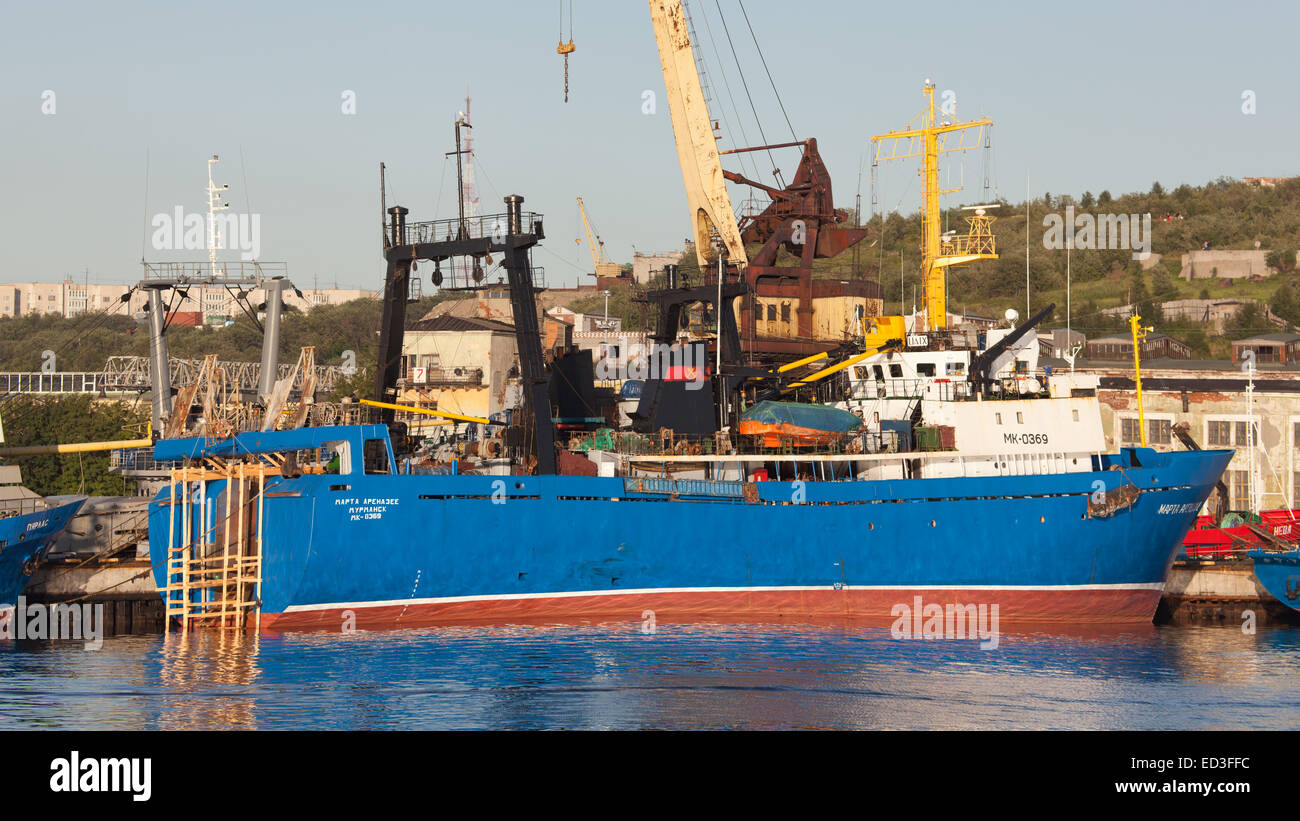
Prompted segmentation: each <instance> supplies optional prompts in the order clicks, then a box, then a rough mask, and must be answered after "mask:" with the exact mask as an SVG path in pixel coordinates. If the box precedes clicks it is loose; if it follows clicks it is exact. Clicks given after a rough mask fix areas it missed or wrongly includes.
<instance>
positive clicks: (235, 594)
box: [164, 458, 280, 632]
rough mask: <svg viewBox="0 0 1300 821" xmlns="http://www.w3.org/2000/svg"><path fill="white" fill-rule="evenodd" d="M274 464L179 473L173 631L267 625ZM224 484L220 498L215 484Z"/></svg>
mask: <svg viewBox="0 0 1300 821" xmlns="http://www.w3.org/2000/svg"><path fill="white" fill-rule="evenodd" d="M279 473H280V470H279V467H278V466H276V465H275V464H268V462H266V461H261V460H257V461H238V462H223V461H221V460H218V459H212V458H209V459H205V460H204V462H203V464H202V465H199V466H189V465H187V466H184V467H181V468H179V469H176V470H174V471H172V477H171V483H170V494H169V496H170V500H169V501H168V502H165V503H164V504H166V505H167V506H168V545H169V548H170V549H169V552H168V555H167V585H166V588H165V594H164V602H165V604H166V615H167V619H166V621H167V630H168V631H170V630H171V629H172V620H173V619H175V620H176V622H177V624H178V625H179V627H180V629H181V631H182V632H186V631H189V630H190V628H191V627H216V628H220V629H226V628H231V629H244V628H248V627H253V628H254V629H256V628H257V627H258V626H260V615H261V594H262V524H263V514H264V512H265V491H266V483H267V479H268V478H269V477H271V476H276V475H279ZM219 481H224V483H225V484H224V485H221V486H220V487H219V488H218V490H217V492H216V495H215V497H210V496H209V493H210V491H211V489H212V486H213V484H214V483H215V482H219Z"/></svg>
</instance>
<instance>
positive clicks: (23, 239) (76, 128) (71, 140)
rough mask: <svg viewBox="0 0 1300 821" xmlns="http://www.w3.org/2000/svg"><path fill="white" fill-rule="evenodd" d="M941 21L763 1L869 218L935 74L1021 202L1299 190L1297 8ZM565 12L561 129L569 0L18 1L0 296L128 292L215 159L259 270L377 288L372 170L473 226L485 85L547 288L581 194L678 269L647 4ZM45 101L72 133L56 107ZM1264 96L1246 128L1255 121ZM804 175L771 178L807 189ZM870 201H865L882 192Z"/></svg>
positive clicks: (848, 193) (0, 220)
mask: <svg viewBox="0 0 1300 821" xmlns="http://www.w3.org/2000/svg"><path fill="white" fill-rule="evenodd" d="M717 2H720V3H721V6H722V9H723V11H724V12H726V20H727V25H728V26H729V27H730V31H731V35H732V38H733V40H734V41H735V45H736V49H737V52H738V53H739V55H740V59H741V62H742V64H743V65H744V66H745V67H746V68H747V69H748V75H747V76H748V82H749V85H750V90H751V92H752V93H753V95H754V98H755V105H756V107H757V108H758V111H759V114H760V115H762V116H763V127H764V130H765V132H766V136H767V138H768V140H769V141H773V142H775V141H778V140H786V139H789V136H790V134H789V129H788V128H787V127H786V126H785V123H784V120H783V118H782V117H781V113H780V110H779V109H778V108H777V106H776V104H775V101H774V99H773V96H772V92H771V90H770V88H769V87H768V84H767V79H766V77H765V76H764V75H763V72H762V66H761V65H760V64H759V63H758V60H757V58H756V52H755V50H754V47H753V43H752V41H751V40H750V37H749V32H748V29H746V28H745V21H744V18H743V17H742V16H741V14H740V10H739V6H738V5H737V2H736V0H717ZM930 5H931V7H932V8H933V9H934V17H933V18H931V19H929V20H925V19H922V18H921V17H920V16H918V9H919V8H920V7H918V6H915V5H909V4H903V3H889V4H886V3H863V2H860V0H856V1H851V0H825V2H821V3H817V4H812V3H795V4H792V3H785V2H781V3H778V2H771V1H770V0H767V1H765V0H748V2H747V3H746V6H745V8H746V10H747V11H748V13H749V18H750V21H751V22H752V24H753V26H754V30H755V33H756V35H757V37H758V41H759V44H760V45H761V46H762V47H763V52H764V54H765V56H766V58H767V63H768V66H769V68H770V69H771V72H772V75H773V77H774V79H775V81H776V84H777V88H778V89H779V91H780V92H781V95H782V98H783V100H784V102H785V107H786V109H787V111H788V112H789V116H790V119H791V121H792V122H793V124H794V128H795V130H796V132H797V134H798V136H799V137H801V138H802V137H807V136H815V137H817V138H818V139H819V142H820V147H821V150H822V154H823V156H824V158H825V159H826V162H827V165H828V166H829V168H830V171H831V174H832V176H833V177H834V179H835V184H836V187H835V192H836V200H837V204H839V205H841V206H842V207H852V205H853V199H854V195H855V194H856V193H857V186H858V169H859V164H860V162H861V159H862V156H863V153H864V151H865V150H866V145H867V139H868V137H870V136H871V135H873V134H877V133H882V132H884V131H887V130H890V129H895V128H901V127H903V126H904V125H905V124H906V123H907V122H908V121H909V120H910V119H911V117H912V116H913V115H914V114H915V113H916V112H917V111H918V110H919V109H920V107H921V102H922V97H921V94H920V88H921V84H922V82H923V81H924V79H925V78H926V77H927V76H932V77H933V78H934V81H935V83H936V84H937V87H938V89H940V90H941V91H942V90H945V89H951V90H953V91H954V92H955V93H956V95H957V101H958V115H959V116H960V117H961V118H963V119H966V118H970V117H974V116H976V115H979V114H981V113H986V114H988V115H990V116H992V117H993V119H994V121H995V124H996V125H995V128H994V131H993V141H994V157H995V163H994V166H995V170H996V175H995V182H996V185H997V188H998V189H999V190H1000V192H1001V193H1002V194H1003V195H1005V196H1007V197H1008V198H1009V199H1011V200H1012V201H1013V202H1014V201H1019V200H1021V199H1023V195H1024V190H1025V174H1026V170H1028V171H1029V172H1030V174H1031V186H1032V190H1033V192H1034V194H1035V196H1037V195H1040V194H1041V193H1042V192H1043V191H1044V190H1047V191H1051V192H1053V193H1073V194H1076V195H1077V194H1080V193H1082V192H1083V191H1084V190H1085V189H1087V190H1092V191H1093V192H1094V193H1097V192H1099V191H1101V190H1102V189H1109V190H1110V191H1112V192H1113V193H1120V192H1124V191H1133V190H1146V189H1147V188H1149V187H1150V185H1151V183H1152V181H1153V180H1159V181H1160V182H1161V183H1162V184H1164V185H1165V186H1166V187H1173V186H1175V185H1177V184H1179V183H1182V182H1187V183H1192V184H1201V183H1204V182H1206V181H1208V180H1210V179H1213V178H1216V177H1218V176H1221V175H1223V176H1232V177H1242V176H1287V175H1295V174H1298V173H1300V160H1298V159H1297V158H1298V157H1300V151H1297V148H1296V146H1297V138H1298V135H1300V106H1297V105H1296V104H1295V78H1296V77H1297V70H1296V67H1295V58H1294V40H1295V37H1296V34H1297V32H1298V31H1300V11H1298V10H1297V9H1298V8H1300V6H1297V4H1295V3H1294V2H1272V3H1266V2H1249V1H1248V0H1239V1H1237V2H1230V3H1229V2H1222V3H1205V2H1182V3H1173V2H1170V3H1133V2H1111V1H1110V0H1101V1H1100V2H1093V3H1088V4H1083V5H1080V4H1057V3H1043V2H1033V3H1015V4H1002V3H992V4H984V5H978V4H970V3H947V2H937V3H933V4H930ZM690 7H691V9H692V12H693V14H694V16H695V18H696V19H695V27H696V31H697V34H698V35H699V39H700V40H701V41H702V43H700V44H697V45H698V46H701V47H702V48H703V49H704V51H705V57H706V61H707V63H708V68H709V69H710V70H711V72H712V74H713V85H714V91H715V95H714V96H715V101H716V100H720V101H721V103H722V105H721V111H719V110H718V108H717V107H716V102H715V110H714V112H713V113H714V116H715V117H717V116H719V114H721V115H723V116H724V119H726V120H728V122H729V123H730V124H731V126H732V128H733V129H734V128H735V123H734V120H735V117H734V116H733V113H732V109H731V105H730V101H729V100H726V99H725V98H726V96H727V94H726V90H725V88H723V84H722V82H721V75H720V74H719V73H718V69H717V60H716V59H715V57H714V54H713V43H714V42H716V44H717V47H718V48H719V49H721V51H722V54H723V55H724V57H725V58H726V63H727V64H726V67H725V68H726V74H727V77H728V80H729V82H730V85H731V94H732V96H733V97H734V98H735V100H736V102H737V103H739V104H740V107H741V109H742V114H743V120H742V122H743V125H744V127H745V128H746V130H747V131H748V133H749V138H750V141H751V142H757V141H758V135H757V127H756V126H755V124H754V118H753V116H752V114H750V113H749V106H748V104H747V103H746V102H745V101H744V91H743V89H742V88H741V87H740V84H739V82H738V78H737V72H736V69H735V66H734V64H732V63H731V56H730V52H729V50H728V49H727V46H726V41H725V38H724V36H723V34H722V30H721V25H720V22H719V16H718V11H717V6H716V5H715V0H694V2H693V3H691V4H690ZM566 13H567V11H566ZM574 13H575V16H576V21H575V24H574V29H573V30H574V37H575V39H576V42H577V47H578V48H577V52H576V53H575V54H574V55H572V57H571V59H570V71H571V94H570V101H569V103H568V104H567V105H566V104H565V103H563V102H562V86H563V79H562V60H561V58H560V57H559V56H558V55H556V53H555V45H556V40H557V39H558V35H559V9H558V2H553V0H545V2H541V1H538V2H523V1H522V0H504V1H503V2H498V3H494V4H482V3H474V2H455V3H452V2H434V3H430V2H427V1H426V2H393V3H386V4H367V3H343V2H325V1H324V0H322V2H316V3H301V4H297V3H294V4H290V3H274V4H268V3H254V2H225V3H218V4H189V3H176V2H138V3H124V4H117V3H99V2H81V3H63V2H42V3H22V4H19V3H9V4H7V5H6V9H5V11H4V19H3V25H0V110H2V111H3V118H2V119H0V124H2V125H0V191H3V194H4V195H3V197H0V225H3V226H4V229H3V232H4V241H3V243H0V280H3V281H11V280H28V279H36V280H45V281H57V280H59V279H61V278H62V277H63V276H64V275H65V274H75V275H76V276H77V277H81V276H82V272H83V270H84V269H87V268H88V269H89V270H90V275H91V279H92V281H100V282H112V281H118V282H130V281H135V280H136V279H138V278H139V275H140V272H139V266H138V262H139V259H140V256H141V252H142V247H143V245H144V243H145V240H146V238H147V236H148V234H147V231H146V229H147V225H148V219H149V217H150V216H151V215H153V214H156V213H159V212H171V211H172V210H173V209H174V208H175V207H176V206H177V205H181V206H183V207H184V208H185V209H186V210H187V211H192V212H200V211H202V210H203V209H204V208H205V202H204V192H203V189H204V187H205V186H206V182H207V179H206V159H207V157H208V156H209V155H211V154H214V153H216V154H219V155H221V157H222V163H221V164H220V165H218V166H217V168H218V171H219V174H218V182H228V183H230V185H231V189H232V195H231V197H230V201H231V205H232V206H233V210H236V211H240V212H244V211H246V210H251V211H252V212H254V213H257V214H260V215H261V219H262V253H261V258H262V259H264V260H276V261H279V260H283V261H286V262H287V263H288V265H289V272H290V276H291V278H292V279H294V280H295V282H296V283H297V284H298V285H299V286H300V287H311V286H312V285H313V284H315V283H317V282H319V284H320V285H322V286H324V285H329V284H333V283H334V282H335V281H337V282H338V283H339V284H340V285H341V286H345V287H346V286H351V287H372V288H373V287H379V284H380V283H381V282H382V272H383V261H382V258H381V255H380V249H379V229H378V221H379V204H378V166H379V162H380V161H381V160H382V161H384V162H386V163H387V166H388V171H389V181H390V186H391V188H390V204H392V202H394V201H395V202H399V203H401V204H403V205H406V206H407V207H409V208H410V209H411V212H412V216H411V218H412V219H433V218H436V217H446V216H449V215H451V214H453V213H454V208H455V193H454V180H455V169H454V166H448V165H447V164H446V160H445V159H444V152H446V151H448V150H450V149H451V148H452V147H453V146H452V123H453V120H454V117H455V115H456V112H457V110H458V109H460V108H462V107H463V104H464V103H463V98H464V96H465V88H466V86H467V85H468V86H469V87H470V90H471V93H472V95H473V119H474V124H475V135H476V149H477V152H478V155H479V161H480V170H481V173H480V177H479V187H480V191H481V196H482V199H483V202H484V209H485V211H490V210H493V208H494V206H495V204H496V203H497V202H499V198H500V197H501V196H503V195H505V194H508V193H521V194H523V195H524V196H525V197H526V200H527V207H529V208H532V209H535V210H538V211H542V212H544V213H545V214H546V216H547V232H548V235H549V238H548V241H547V242H546V244H545V245H546V248H547V251H544V252H540V253H539V255H538V256H537V262H538V263H539V264H541V265H543V266H545V267H546V269H547V273H548V278H549V279H550V281H551V282H552V283H553V284H554V283H556V282H557V281H567V282H568V283H572V282H573V281H575V280H576V278H577V275H578V272H579V269H581V270H590V258H589V256H588V252H587V249H586V247H585V244H584V245H583V246H582V247H579V246H577V245H575V243H574V239H575V238H576V237H577V236H578V234H579V232H580V230H581V228H580V225H579V223H578V221H577V211H576V206H575V203H574V197H575V196H579V195H580V196H582V197H583V199H584V201H585V202H586V204H587V207H588V209H589V211H590V214H591V217H592V219H593V221H594V223H595V225H596V227H597V228H598V229H599V231H600V233H601V235H602V237H603V239H604V240H605V242H606V247H607V250H608V251H609V253H610V255H611V256H612V257H613V259H614V260H615V261H630V259H631V255H632V250H633V246H634V245H635V247H636V248H637V249H639V250H642V251H651V250H665V249H670V248H674V247H680V245H681V240H682V238H683V237H685V236H687V234H688V233H689V224H688V220H687V213H686V205H685V195H684V193H683V190H682V185H681V176H680V172H679V170H678V168H677V158H676V153H675V150H674V147H673V139H672V127H671V123H670V121H669V117H668V112H667V107H666V105H664V104H663V102H664V101H663V81H662V78H661V76H660V71H659V63H658V57H657V53H656V50H655V43H654V36H653V33H652V30H651V27H650V20H649V13H648V9H647V4H646V3H645V2H641V0H632V1H630V2H620V3H609V2H606V3H595V2H588V1H587V0H576V2H575V3H574ZM705 19H707V20H708V21H709V27H710V28H711V30H712V32H713V36H714V40H713V41H712V42H711V41H710V40H709V37H708V35H707V34H706V31H705V30H704V29H705V25H704V20H705ZM566 37H567V32H566ZM47 89H49V90H52V91H54V92H55V94H56V97H55V103H56V113H55V114H53V115H45V114H42V111H41V106H42V93H43V92H44V91H45V90H47ZM646 89H650V90H653V91H654V92H655V93H656V94H657V95H658V96H659V102H660V105H659V106H658V113H657V114H655V115H654V116H646V115H643V114H642V113H641V107H642V92H643V91H644V90H646ZM1246 89H1249V90H1252V91H1253V92H1254V93H1255V95H1256V106H1257V113H1256V114H1255V115H1253V116H1247V115H1245V114H1243V113H1242V111H1241V107H1242V100H1241V95H1242V92H1243V91H1244V90H1246ZM344 90H352V91H355V93H356V101H357V113H356V114H355V115H354V116H345V115H343V114H342V113H341V112H340V104H341V94H342V92H343V91H344ZM736 133H738V132H736ZM146 152H148V156H149V172H148V186H147V187H148V197H147V203H146V175H145V166H146V163H145V157H146ZM241 152H242V155H243V159H242V161H241ZM796 162H797V157H795V156H792V155H790V154H789V153H787V155H786V156H785V157H778V163H779V164H780V165H781V167H783V168H785V169H786V170H787V173H788V172H789V171H791V170H793V168H794V166H795V164H796ZM981 173H982V158H981V156H980V153H979V152H975V153H974V154H972V155H971V156H970V157H969V158H968V159H967V160H966V167H965V179H966V182H967V183H968V188H969V189H970V195H969V196H967V197H961V198H960V199H961V200H962V201H964V202H971V201H974V200H977V199H979V193H980V192H979V180H980V175H981ZM953 174H954V175H958V174H959V171H958V170H954V171H953ZM245 180H246V181H247V182H246V184H245ZM440 180H441V181H442V182H441V186H442V200H441V210H440V212H439V213H436V214H435V211H434V209H435V205H436V204H437V202H438V193H439V188H440ZM909 183H910V185H911V187H910V191H908V192H907V196H906V197H903V198H902V199H901V203H900V195H902V194H903V192H904V190H906V189H907V186H908V185H909ZM887 184H888V198H889V200H890V202H889V204H890V206H891V207H893V206H895V205H899V204H901V205H902V209H903V210H904V211H905V212H911V211H914V210H915V209H916V208H917V206H918V198H919V194H920V191H919V185H918V184H917V183H916V182H914V172H913V168H911V167H908V168H901V167H900V168H896V169H893V170H892V171H891V172H890V173H889V176H888V178H887ZM862 193H863V198H864V201H869V185H868V176H867V174H865V173H864V175H863V189H862ZM148 255H149V257H150V258H165V257H167V255H165V254H162V253H158V252H153V251H152V250H151V251H150V252H149V253H148ZM189 256H195V255H194V254H190V255H189ZM198 256H200V257H202V256H203V255H202V254H201V253H200V254H198ZM171 258H175V255H172V257H171ZM425 288H426V291H427V290H428V283H427V282H426V283H425Z"/></svg>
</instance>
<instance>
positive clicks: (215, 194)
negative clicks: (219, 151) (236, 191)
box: [208, 154, 230, 275]
mask: <svg viewBox="0 0 1300 821" xmlns="http://www.w3.org/2000/svg"><path fill="white" fill-rule="evenodd" d="M219 162H221V158H220V157H218V156H217V155H216V154H213V155H212V159H210V160H208V265H209V266H210V268H209V273H211V274H213V275H215V274H216V273H217V248H218V247H225V246H224V242H225V237H223V236H222V235H221V232H220V231H218V230H217V219H216V212H218V211H225V210H227V209H228V208H230V203H228V202H222V201H221V195H222V194H224V193H225V192H226V191H229V190H230V184H229V183H227V184H225V185H222V186H221V187H220V188H218V187H217V185H216V183H214V182H213V181H212V166H214V165H216V164H217V163H219Z"/></svg>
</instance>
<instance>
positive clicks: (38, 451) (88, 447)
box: [0, 439, 154, 456]
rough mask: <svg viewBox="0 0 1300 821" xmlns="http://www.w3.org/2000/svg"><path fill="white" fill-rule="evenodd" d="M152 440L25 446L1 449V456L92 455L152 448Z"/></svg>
mask: <svg viewBox="0 0 1300 821" xmlns="http://www.w3.org/2000/svg"><path fill="white" fill-rule="evenodd" d="M153 444H154V442H153V440H152V439H120V440H118V441H116V442H76V443H74V444H71V445H25V446H22V447H12V448H0V456H44V455H47V454H52V453H90V452H93V451H98V450H119V449H122V448H151V447H153Z"/></svg>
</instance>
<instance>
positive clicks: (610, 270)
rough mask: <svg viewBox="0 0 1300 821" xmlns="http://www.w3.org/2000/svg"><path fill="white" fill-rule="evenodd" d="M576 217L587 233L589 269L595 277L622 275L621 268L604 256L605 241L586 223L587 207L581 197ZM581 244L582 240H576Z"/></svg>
mask: <svg viewBox="0 0 1300 821" xmlns="http://www.w3.org/2000/svg"><path fill="white" fill-rule="evenodd" d="M578 215H579V216H581V217H582V227H583V229H585V230H586V232H587V246H588V247H590V248H591V268H592V271H593V273H595V275H596V276H597V277H616V276H619V274H620V273H622V270H623V267H622V266H621V265H619V264H618V263H616V262H610V261H609V257H607V256H605V241H604V240H602V239H601V238H600V234H597V233H595V232H594V231H592V230H591V223H590V222H588V221H587V206H585V205H583V204H582V197H578ZM578 242H580V243H581V242H582V240H578Z"/></svg>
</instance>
